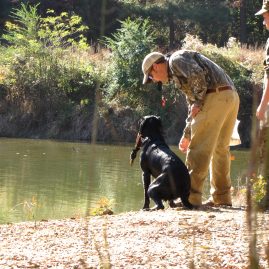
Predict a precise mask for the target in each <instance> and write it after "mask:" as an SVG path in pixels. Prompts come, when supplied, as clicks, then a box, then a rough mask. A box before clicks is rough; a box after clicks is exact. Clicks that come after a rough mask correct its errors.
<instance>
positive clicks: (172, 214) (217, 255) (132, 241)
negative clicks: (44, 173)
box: [0, 208, 269, 269]
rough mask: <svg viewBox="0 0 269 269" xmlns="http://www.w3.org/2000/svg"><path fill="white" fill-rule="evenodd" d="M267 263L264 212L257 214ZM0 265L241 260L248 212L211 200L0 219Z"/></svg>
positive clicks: (200, 264) (201, 264)
mask: <svg viewBox="0 0 269 269" xmlns="http://www.w3.org/2000/svg"><path fill="white" fill-rule="evenodd" d="M257 235H258V241H257V246H258V252H259V259H260V268H269V257H267V255H268V254H266V251H268V249H269V214H268V213H260V214H259V215H258V222H257ZM0 238H1V240H0V268H1V269H6V268H100V264H102V263H105V262H106V260H107V261H108V262H109V264H111V267H112V268H124V269H126V268H141V269H142V268H180V269H183V268H191V264H193V265H194V267H192V268H203V269H205V268H210V269H212V268H238V269H239V268H240V269H243V268H247V265H248V244H249V233H248V229H247V226H246V212H245V211H244V210H241V209H231V208H221V209H218V208H213V209H208V210H193V211H187V210H183V209H178V210H172V209H166V210H163V211H158V212H143V211H139V212H129V213H123V214H119V215H111V216H104V217H90V218H88V219H86V218H80V219H63V220H49V221H45V222H44V221H43V222H37V223H36V225H35V223H33V222H24V223H18V224H8V225H0Z"/></svg>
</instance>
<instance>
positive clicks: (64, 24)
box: [38, 10, 88, 48]
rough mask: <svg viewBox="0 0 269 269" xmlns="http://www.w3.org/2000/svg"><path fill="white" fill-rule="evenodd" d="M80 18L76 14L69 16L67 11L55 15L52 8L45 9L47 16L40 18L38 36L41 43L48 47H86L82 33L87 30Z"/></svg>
mask: <svg viewBox="0 0 269 269" xmlns="http://www.w3.org/2000/svg"><path fill="white" fill-rule="evenodd" d="M81 23H82V19H81V17H79V16H77V15H72V16H70V15H69V14H68V13H67V12H62V13H61V14H60V15H58V16H57V15H56V14H55V12H54V10H47V17H45V18H41V19H40V26H39V30H38V36H39V37H40V38H41V40H42V43H44V45H45V46H49V47H51V46H52V47H61V48H63V47H69V46H70V45H72V46H76V47H79V48H87V46H88V45H87V42H86V38H85V37H84V35H83V34H82V33H83V32H85V31H86V30H88V27H87V26H84V25H82V24H81Z"/></svg>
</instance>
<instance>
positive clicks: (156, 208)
mask: <svg viewBox="0 0 269 269" xmlns="http://www.w3.org/2000/svg"><path fill="white" fill-rule="evenodd" d="M161 209H164V206H163V205H156V206H154V207H152V208H151V209H150V211H156V210H161Z"/></svg>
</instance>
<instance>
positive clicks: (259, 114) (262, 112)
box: [256, 105, 267, 120]
mask: <svg viewBox="0 0 269 269" xmlns="http://www.w3.org/2000/svg"><path fill="white" fill-rule="evenodd" d="M266 109H267V106H262V105H259V106H258V108H257V111H256V117H257V119H258V120H265V112H266Z"/></svg>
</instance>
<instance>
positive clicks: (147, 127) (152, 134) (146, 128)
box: [130, 115, 163, 165]
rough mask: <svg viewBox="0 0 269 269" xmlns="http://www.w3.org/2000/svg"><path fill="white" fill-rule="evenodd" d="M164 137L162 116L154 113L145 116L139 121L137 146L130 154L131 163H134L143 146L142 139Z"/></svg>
mask: <svg viewBox="0 0 269 269" xmlns="http://www.w3.org/2000/svg"><path fill="white" fill-rule="evenodd" d="M146 138H149V139H163V135H162V122H161V118H160V117H158V116H154V115H149V116H145V117H143V118H142V119H141V120H140V121H139V131H138V134H137V137H136V142H135V148H134V149H133V150H132V152H131V155H130V164H131V165H132V163H133V161H134V159H135V158H136V154H137V152H138V151H139V149H140V148H141V145H142V139H146Z"/></svg>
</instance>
